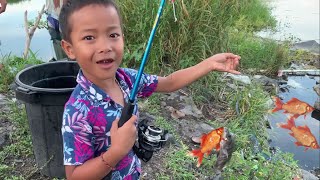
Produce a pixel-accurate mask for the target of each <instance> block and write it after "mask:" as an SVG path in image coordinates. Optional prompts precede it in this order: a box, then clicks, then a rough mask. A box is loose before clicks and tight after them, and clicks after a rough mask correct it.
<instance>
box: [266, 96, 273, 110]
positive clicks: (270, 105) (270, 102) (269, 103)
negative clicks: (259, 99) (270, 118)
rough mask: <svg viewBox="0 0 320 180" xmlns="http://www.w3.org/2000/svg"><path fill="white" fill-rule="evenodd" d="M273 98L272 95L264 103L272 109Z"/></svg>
mask: <svg viewBox="0 0 320 180" xmlns="http://www.w3.org/2000/svg"><path fill="white" fill-rule="evenodd" d="M273 104H274V102H273V100H272V99H271V97H269V99H268V100H267V101H266V102H265V103H264V106H265V107H266V108H268V109H271V108H272V107H273Z"/></svg>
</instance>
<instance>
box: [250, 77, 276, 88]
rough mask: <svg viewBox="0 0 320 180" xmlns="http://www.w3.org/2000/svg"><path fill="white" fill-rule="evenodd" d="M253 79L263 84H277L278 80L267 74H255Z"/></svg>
mask: <svg viewBox="0 0 320 180" xmlns="http://www.w3.org/2000/svg"><path fill="white" fill-rule="evenodd" d="M253 81H255V82H257V83H260V84H262V85H263V86H277V85H278V82H277V80H275V79H271V78H269V77H267V76H262V75H255V76H253Z"/></svg>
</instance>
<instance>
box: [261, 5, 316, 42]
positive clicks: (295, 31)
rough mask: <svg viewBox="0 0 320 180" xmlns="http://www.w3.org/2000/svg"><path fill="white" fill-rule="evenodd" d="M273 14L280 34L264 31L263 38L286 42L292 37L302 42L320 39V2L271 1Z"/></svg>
mask: <svg viewBox="0 0 320 180" xmlns="http://www.w3.org/2000/svg"><path fill="white" fill-rule="evenodd" d="M268 3H269V5H270V6H271V8H272V14H273V15H274V16H275V17H276V19H277V20H278V22H279V23H280V24H279V28H278V29H279V32H276V33H275V34H273V33H271V32H269V31H267V32H266V31H264V32H261V33H259V34H260V35H261V36H263V37H271V38H274V39H277V40H285V39H287V38H290V37H294V38H298V39H300V41H309V40H316V41H317V42H318V43H319V39H320V37H319V36H320V35H319V32H320V29H319V26H320V24H319V22H320V14H319V12H320V5H319V0H269V1H268Z"/></svg>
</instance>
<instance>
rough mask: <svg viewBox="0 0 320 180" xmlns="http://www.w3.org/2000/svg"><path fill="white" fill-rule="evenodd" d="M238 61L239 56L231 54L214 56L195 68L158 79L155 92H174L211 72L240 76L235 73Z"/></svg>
mask: <svg viewBox="0 0 320 180" xmlns="http://www.w3.org/2000/svg"><path fill="white" fill-rule="evenodd" d="M239 60H240V56H237V55H234V54H232V53H221V54H216V55H214V56H211V57H210V58H208V59H205V60H204V61H202V62H200V63H199V64H197V65H195V66H192V67H189V68H186V69H182V70H179V71H176V72H174V73H172V74H170V75H169V76H167V77H158V85H157V89H156V92H172V91H176V90H178V89H180V88H183V87H184V86H187V85H189V84H191V83H192V82H194V81H196V80H197V79H199V78H201V77H203V76H205V75H207V74H208V73H209V72H211V71H222V72H230V73H233V74H240V72H238V71H236V68H237V66H238V64H239Z"/></svg>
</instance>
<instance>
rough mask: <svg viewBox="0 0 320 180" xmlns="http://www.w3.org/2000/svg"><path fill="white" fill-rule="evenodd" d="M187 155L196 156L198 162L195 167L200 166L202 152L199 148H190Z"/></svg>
mask: <svg viewBox="0 0 320 180" xmlns="http://www.w3.org/2000/svg"><path fill="white" fill-rule="evenodd" d="M189 155H191V156H195V157H198V164H197V167H200V165H201V163H202V159H203V155H204V154H203V153H202V152H201V150H200V149H196V150H192V151H191V152H190V153H189Z"/></svg>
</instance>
